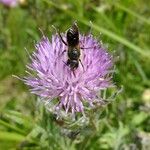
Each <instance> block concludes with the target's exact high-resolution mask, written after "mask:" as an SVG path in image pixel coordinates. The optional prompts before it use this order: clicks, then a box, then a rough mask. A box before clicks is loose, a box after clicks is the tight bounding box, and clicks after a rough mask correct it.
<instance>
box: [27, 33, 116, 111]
mask: <svg viewBox="0 0 150 150" xmlns="http://www.w3.org/2000/svg"><path fill="white" fill-rule="evenodd" d="M62 37H63V39H64V40H65V39H66V36H65V35H64V34H63V36H62ZM79 45H80V47H83V49H81V56H80V59H81V62H82V64H81V63H79V67H78V68H76V69H75V70H74V71H72V70H71V68H70V67H69V66H67V65H66V62H67V59H68V56H67V51H66V50H67V49H68V46H66V45H65V44H64V43H63V42H62V39H61V38H60V37H59V35H58V34H55V35H53V36H52V38H51V40H49V39H48V38H47V37H45V36H43V38H42V39H41V41H40V42H39V43H38V44H36V46H35V48H36V51H35V52H33V54H32V56H31V64H29V65H27V68H28V70H29V71H28V73H29V75H28V76H27V77H25V78H24V81H25V83H26V84H27V85H29V86H30V87H31V92H32V93H34V94H36V95H38V96H39V97H40V98H41V99H42V100H43V101H44V102H45V103H46V104H48V103H53V104H54V105H52V107H53V110H54V111H55V110H56V111H59V110H64V112H66V114H68V113H71V114H75V113H76V112H82V113H83V112H84V108H85V106H86V107H88V108H93V107H94V106H95V105H97V104H98V102H100V103H101V101H102V98H101V96H100V92H101V90H104V89H107V88H109V87H110V86H112V83H111V78H112V76H111V73H112V67H113V59H112V56H111V55H110V54H109V53H108V52H107V51H106V49H105V48H103V47H102V44H100V43H99V41H98V40H97V39H95V38H94V37H93V36H92V34H89V35H81V34H80V35H79ZM84 48H85V49H84ZM54 101H55V102H54Z"/></svg>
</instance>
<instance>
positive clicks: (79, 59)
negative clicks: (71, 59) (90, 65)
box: [79, 59, 84, 70]
mask: <svg viewBox="0 0 150 150" xmlns="http://www.w3.org/2000/svg"><path fill="white" fill-rule="evenodd" d="M79 61H80V63H81V65H82V67H83V70H84V66H83V64H82V61H81V59H79Z"/></svg>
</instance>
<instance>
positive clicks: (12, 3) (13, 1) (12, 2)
mask: <svg viewBox="0 0 150 150" xmlns="http://www.w3.org/2000/svg"><path fill="white" fill-rule="evenodd" d="M0 3H3V4H4V5H6V6H8V7H16V6H17V5H18V3H19V0H0Z"/></svg>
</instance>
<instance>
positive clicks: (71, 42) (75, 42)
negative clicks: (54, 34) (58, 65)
mask: <svg viewBox="0 0 150 150" xmlns="http://www.w3.org/2000/svg"><path fill="white" fill-rule="evenodd" d="M58 34H59V36H60V38H61V40H62V42H63V43H64V44H65V45H66V46H68V51H67V55H68V60H67V62H66V65H67V66H69V67H70V68H71V70H75V69H77V68H78V66H79V62H80V63H81V65H82V67H83V64H82V62H81V59H80V55H81V53H80V49H81V48H80V45H79V29H78V26H77V24H76V23H75V22H74V23H73V25H72V26H71V27H70V28H69V29H68V31H67V34H66V38H67V42H65V41H64V40H63V38H62V36H61V34H60V32H58ZM83 68H84V67H83Z"/></svg>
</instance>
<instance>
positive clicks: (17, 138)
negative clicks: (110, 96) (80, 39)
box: [0, 0, 150, 150]
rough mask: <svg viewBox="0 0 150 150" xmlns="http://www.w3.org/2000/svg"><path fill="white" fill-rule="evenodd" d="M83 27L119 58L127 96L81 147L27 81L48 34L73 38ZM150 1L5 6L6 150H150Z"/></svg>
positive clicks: (0, 87)
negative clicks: (73, 30) (32, 57)
mask: <svg viewBox="0 0 150 150" xmlns="http://www.w3.org/2000/svg"><path fill="white" fill-rule="evenodd" d="M74 20H77V21H78V25H79V28H80V32H82V33H87V32H88V31H89V29H90V25H91V24H90V21H91V22H92V24H93V25H92V32H93V34H94V35H95V36H96V37H98V38H99V39H100V40H102V41H103V44H104V45H105V46H106V47H107V48H108V50H109V51H110V52H111V53H114V55H115V56H119V59H118V61H117V62H116V73H115V75H114V82H115V84H116V85H117V86H118V87H120V86H123V89H124V90H123V92H122V93H121V94H119V95H118V96H117V99H116V100H115V101H114V102H113V103H112V104H110V105H108V107H107V108H106V109H105V110H104V113H103V115H104V116H102V118H101V120H99V122H97V123H96V129H95V130H94V131H93V130H91V131H89V132H84V133H81V134H79V135H78V136H77V138H76V139H70V138H68V137H67V136H64V135H62V134H60V132H59V127H57V125H56V124H55V123H54V122H53V118H52V117H51V116H49V114H47V113H46V112H45V110H44V109H43V108H39V107H37V104H36V97H35V96H34V95H31V94H30V93H29V91H28V88H27V87H26V86H25V85H24V84H23V82H22V81H20V80H18V79H16V78H14V77H12V75H18V76H20V77H23V76H24V75H25V66H26V64H27V63H28V62H29V58H28V55H27V53H26V52H25V47H26V48H27V49H28V51H29V52H30V53H31V52H32V51H33V50H34V44H35V42H37V41H39V39H40V38H41V36H42V34H41V32H40V30H39V28H40V29H41V30H42V31H43V32H44V34H45V35H47V36H48V37H49V38H50V37H51V35H52V34H53V33H55V31H54V29H53V28H52V25H54V26H56V27H57V28H59V29H60V30H61V32H64V31H66V29H67V28H68V27H70V25H71V23H72V22H73V21H74ZM149 77H150V1H149V0H56V1H54V0H53V1H51V0H28V1H26V4H24V5H20V6H17V7H15V8H8V7H5V6H3V5H2V4H1V5H0V149H1V150H7V149H33V150H36V149H44V150H45V149H50V150H53V149H54V150H57V149H58V150H72V149H73V150H74V149H78V150H111V149H114V150H133V149H134V150H136V149H137V150H141V149H143V150H149V149H150V80H149Z"/></svg>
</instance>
